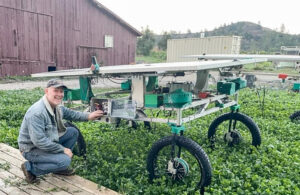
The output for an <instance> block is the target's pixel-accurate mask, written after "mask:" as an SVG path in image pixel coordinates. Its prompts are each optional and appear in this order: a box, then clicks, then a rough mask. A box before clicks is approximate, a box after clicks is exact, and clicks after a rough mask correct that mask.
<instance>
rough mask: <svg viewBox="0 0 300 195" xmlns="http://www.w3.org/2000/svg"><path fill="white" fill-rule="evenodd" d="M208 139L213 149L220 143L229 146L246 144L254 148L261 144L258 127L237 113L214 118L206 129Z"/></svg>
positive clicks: (248, 118)
mask: <svg viewBox="0 0 300 195" xmlns="http://www.w3.org/2000/svg"><path fill="white" fill-rule="evenodd" d="M227 121H228V123H227ZM230 121H231V123H230ZM230 124H231V125H230ZM229 129H230V130H229ZM249 132H250V133H249ZM208 139H209V140H210V142H211V144H212V146H213V147H215V146H216V144H222V143H223V144H224V143H226V144H228V145H229V146H233V145H237V144H240V143H247V142H251V143H252V145H254V146H259V145H260V144H261V136H260V130H259V127H258V126H257V125H256V123H255V122H254V121H253V120H252V119H251V118H250V117H248V116H247V115H245V114H242V113H239V112H235V113H232V112H230V113H226V114H223V115H221V116H219V117H218V118H216V119H215V120H214V121H213V122H212V123H211V125H210V127H209V129H208ZM226 141H227V142H226Z"/></svg>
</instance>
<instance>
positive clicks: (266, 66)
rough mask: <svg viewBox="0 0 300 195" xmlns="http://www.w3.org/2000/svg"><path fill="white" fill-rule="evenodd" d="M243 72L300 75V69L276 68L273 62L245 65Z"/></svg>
mask: <svg viewBox="0 0 300 195" xmlns="http://www.w3.org/2000/svg"><path fill="white" fill-rule="evenodd" d="M243 70H244V71H253V72H270V73H286V74H299V69H294V68H292V67H282V68H276V67H275V66H274V65H273V63H272V62H262V63H257V64H247V65H244V67H243Z"/></svg>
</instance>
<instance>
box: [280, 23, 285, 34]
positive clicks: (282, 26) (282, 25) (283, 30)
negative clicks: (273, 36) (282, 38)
mask: <svg viewBox="0 0 300 195" xmlns="http://www.w3.org/2000/svg"><path fill="white" fill-rule="evenodd" d="M280 32H281V33H284V32H285V26H284V24H281V26H280Z"/></svg>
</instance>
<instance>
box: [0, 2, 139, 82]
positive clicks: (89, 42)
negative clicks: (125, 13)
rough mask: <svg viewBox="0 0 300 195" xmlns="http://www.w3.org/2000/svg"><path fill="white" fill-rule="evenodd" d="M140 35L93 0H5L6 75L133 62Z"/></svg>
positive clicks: (0, 55)
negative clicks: (108, 39) (109, 40)
mask: <svg viewBox="0 0 300 195" xmlns="http://www.w3.org/2000/svg"><path fill="white" fill-rule="evenodd" d="M105 35H111V36H113V42H114V44H113V48H105V47H104V37H105ZM138 35H139V34H138V32H136V31H135V30H133V29H132V28H131V27H129V26H126V25H125V24H123V23H121V22H120V21H119V20H118V18H117V19H116V18H115V17H114V16H112V15H111V14H110V13H107V12H106V11H105V10H103V9H101V8H99V7H98V6H97V5H96V4H95V3H94V2H93V0H0V76H8V75H29V74H31V73H37V72H45V71H48V70H49V68H50V69H51V68H52V69H56V70H62V69H71V68H85V67H89V66H90V64H91V56H93V55H96V56H97V59H98V61H99V62H102V63H103V65H116V64H130V63H133V62H134V61H135V51H136V38H137V36H138Z"/></svg>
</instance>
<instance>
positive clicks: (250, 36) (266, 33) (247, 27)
mask: <svg viewBox="0 0 300 195" xmlns="http://www.w3.org/2000/svg"><path fill="white" fill-rule="evenodd" d="M231 35H236V36H242V44H241V50H242V51H243V52H247V53H251V52H267V53H271V52H278V51H280V47H281V46H300V35H291V34H287V33H281V32H277V31H275V30H272V29H269V28H265V27H263V26H261V25H259V24H255V23H251V22H237V23H232V24H230V25H224V26H222V27H219V28H216V29H214V30H212V31H205V36H206V37H208V36H231ZM161 36H162V35H160V36H158V37H156V40H160V38H161ZM195 37H200V32H198V33H186V34H172V33H171V38H173V39H177V38H195Z"/></svg>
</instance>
